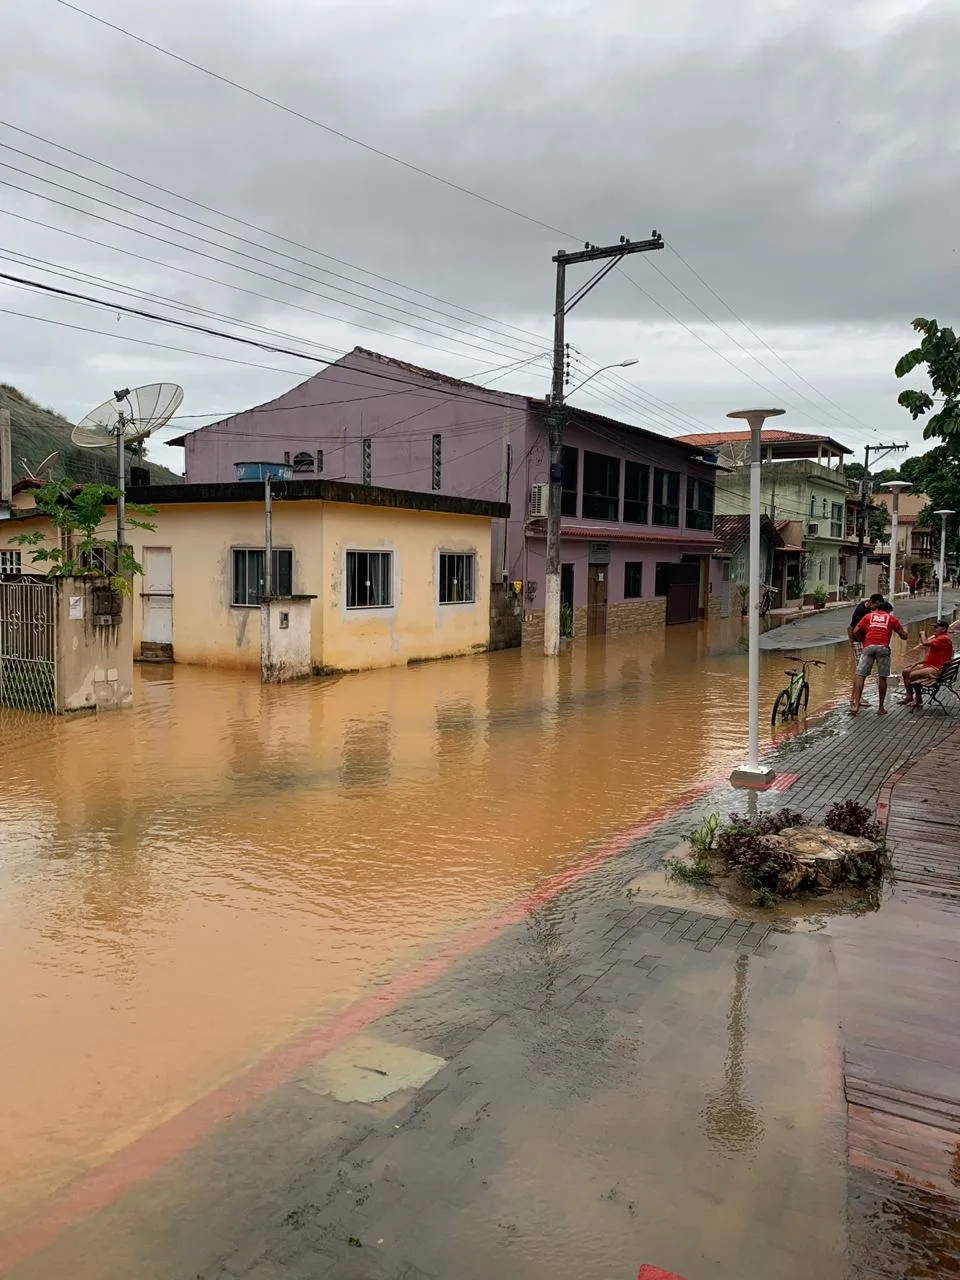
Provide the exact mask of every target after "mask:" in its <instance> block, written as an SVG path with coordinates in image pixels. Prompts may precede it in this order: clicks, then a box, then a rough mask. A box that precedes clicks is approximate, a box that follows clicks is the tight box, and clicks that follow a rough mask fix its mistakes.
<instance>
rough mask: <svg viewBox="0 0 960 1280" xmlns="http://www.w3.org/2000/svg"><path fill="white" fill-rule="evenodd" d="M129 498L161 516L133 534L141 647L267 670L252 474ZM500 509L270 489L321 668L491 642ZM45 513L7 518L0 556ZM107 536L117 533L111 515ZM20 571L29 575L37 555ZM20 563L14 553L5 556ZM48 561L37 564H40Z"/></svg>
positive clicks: (260, 499) (402, 495) (149, 653)
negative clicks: (494, 531)
mask: <svg viewBox="0 0 960 1280" xmlns="http://www.w3.org/2000/svg"><path fill="white" fill-rule="evenodd" d="M128 497H129V501H130V502H133V503H138V504H145V505H150V506H152V507H154V508H156V512H157V514H156V515H154V516H151V517H150V522H151V523H152V524H154V525H155V526H156V528H155V530H154V531H152V532H148V531H145V530H141V529H135V528H129V529H128V533H127V541H128V542H129V543H130V544H131V546H132V548H133V551H134V554H135V555H136V557H137V559H138V560H139V562H140V564H141V565H142V566H143V570H144V573H143V577H138V578H136V579H135V581H134V584H133V592H134V597H133V600H134V610H133V613H134V618H133V622H134V653H135V654H139V655H140V656H142V657H152V658H166V659H172V660H174V661H176V662H185V663H196V664H205V665H210V666H221V667H236V668H250V669H252V670H259V669H260V634H261V633H260V607H259V606H260V599H261V596H262V594H263V592H264V542H265V536H264V516H265V513H264V492H263V485H262V484H260V483H257V482H238V483H232V484H224V483H218V484H196V485H168V486H151V487H147V488H142V489H132V490H130V492H129V495H128ZM508 512H509V508H508V507H507V506H506V505H503V504H500V503H493V502H481V501H474V500H471V499H467V498H456V497H448V496H445V495H441V494H433V493H407V492H405V491H401V490H397V489H383V488H379V487H375V486H372V485H371V486H365V485H353V484H343V483H337V482H335V481H323V480H298V481H292V482H289V483H280V484H277V485H276V486H275V491H274V498H273V539H272V541H273V579H274V580H273V584H272V590H273V594H274V595H275V596H311V597H313V600H312V604H311V606H310V620H311V653H312V660H313V667H314V670H316V671H349V670H358V669H361V668H368V667H386V666H392V665H398V664H403V663H407V662H414V661H418V660H422V659H429V658H441V657H447V656H450V655H454V654H464V653H471V652H475V651H478V650H482V649H486V648H487V647H488V644H489V640H490V581H491V579H490V575H491V551H490V549H491V524H492V521H493V520H494V519H498V518H499V519H503V518H506V516H507V515H508ZM41 520H42V521H43V523H44V524H46V520H45V518H44V517H41V516H39V515H35V514H32V513H31V512H30V511H29V510H28V509H21V510H19V511H17V512H16V513H15V514H14V515H13V516H12V518H11V519H9V520H4V521H3V522H0V555H2V554H3V553H4V552H7V553H9V552H12V551H14V544H13V543H12V539H13V538H14V537H15V536H16V535H17V534H20V533H23V532H26V531H28V530H30V529H32V528H36V527H37V524H38V522H39V521H41ZM102 536H103V537H104V539H112V538H113V537H115V534H114V531H113V529H112V527H110V526H109V525H108V526H107V527H105V528H104V529H103V530H102ZM15 559H16V562H17V567H19V568H20V569H22V571H23V572H29V571H30V570H31V568H32V567H33V565H32V562H31V551H30V548H28V547H23V548H21V549H20V554H19V555H18V556H15ZM5 560H6V565H7V571H8V572H9V571H12V569H13V567H14V565H13V560H14V556H10V555H9V554H8V555H7V557H5ZM42 569H43V566H42V565H41V566H37V571H38V572H39V571H42Z"/></svg>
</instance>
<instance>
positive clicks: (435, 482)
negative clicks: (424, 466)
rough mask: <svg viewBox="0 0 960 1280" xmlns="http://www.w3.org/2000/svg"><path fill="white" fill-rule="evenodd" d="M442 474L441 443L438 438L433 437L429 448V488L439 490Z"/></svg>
mask: <svg viewBox="0 0 960 1280" xmlns="http://www.w3.org/2000/svg"><path fill="white" fill-rule="evenodd" d="M442 474H443V442H442V440H441V438H440V436H434V437H433V443H432V445H431V447H430V487H431V489H439V488H440V482H441V480H442Z"/></svg>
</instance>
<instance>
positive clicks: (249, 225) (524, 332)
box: [0, 120, 546, 341]
mask: <svg viewBox="0 0 960 1280" xmlns="http://www.w3.org/2000/svg"><path fill="white" fill-rule="evenodd" d="M0 125H3V126H4V127H5V128H7V129H12V130H13V131H14V132H16V133H22V134H24V135H25V136H26V137H28V138H34V139H35V140H36V141H38V142H42V143H44V145H45V146H48V147H53V148H55V149H56V150H58V151H63V152H65V153H66V154H67V155H71V156H76V157H77V158H78V159H80V160H84V161H86V162H87V163H88V164H92V165H96V166H97V167H98V168H101V169H106V170H107V171H108V172H110V173H115V174H118V175H119V176H120V177H123V178H126V179H127V180H128V181H131V182H136V183H139V184H140V185H141V186H144V187H149V188H150V189H151V190H154V191H160V192H162V193H163V194H164V195H168V196H172V197H173V199H174V200H179V201H181V202H182V203H184V204H188V205H192V206H193V207H194V208H197V209H202V210H204V212H206V213H212V214H214V215H215V216H216V217H218V218H223V219H226V220H227V221H229V222H234V223H236V224H237V225H238V226H241V227H245V228H246V229H247V230H249V231H256V232H258V233H259V234H261V235H265V236H269V237H270V238H271V239H272V240H278V241H280V242H281V243H283V244H288V245H290V246H292V247H293V248H295V249H300V250H302V251H304V252H306V253H310V254H312V255H314V256H315V257H318V258H325V259H327V261H329V262H335V263H336V264H337V265H338V266H343V267H349V268H350V270H351V271H359V272H360V273H361V274H362V275H368V276H370V277H371V278H372V279H375V280H382V281H384V283H386V284H392V285H395V286H396V287H397V288H399V289H404V290H406V291H407V293H413V294H417V295H419V296H420V297H423V298H428V299H429V300H430V301H431V302H442V303H443V304H444V306H447V307H453V308H454V309H455V310H456V311H460V312H463V313H464V314H465V315H468V316H474V317H476V318H477V319H480V320H488V321H490V323H491V325H493V326H494V331H496V330H500V331H503V332H505V331H507V330H513V332H514V333H517V334H519V335H520V336H521V337H523V338H533V339H534V340H535V341H546V339H545V338H544V336H543V335H542V334H537V333H534V332H533V330H530V329H523V328H521V327H519V326H517V325H512V324H510V323H509V322H508V321H504V320H498V319H496V317H494V316H488V315H485V314H484V313H483V312H481V311H473V310H472V309H471V308H469V307H464V306H462V305H461V304H460V303H457V302H451V301H450V300H449V299H445V298H438V297H437V296H436V295H435V294H431V293H427V292H425V291H424V290H423V289H417V288H415V287H414V286H412V285H407V284H403V283H402V282H401V281H399V280H393V279H391V277H389V276H384V275H381V274H379V273H378V272H375V271H369V270H367V268H365V267H361V266H359V265H358V264H357V263H353V262H348V261H347V260H346V259H344V258H338V257H336V256H335V255H333V254H330V253H326V252H324V251H323V250H321V249H317V248H315V247H313V246H311V245H305V244H302V243H301V242H300V241H298V240H292V239H290V238H289V237H288V236H284V235H281V234H280V233H279V232H276V231H271V230H270V229H269V228H266V227H260V226H258V225H257V224H256V223H253V222H248V221H246V220H245V219H243V218H238V217H237V216H236V215H235V214H232V213H226V212H224V210H222V209H216V208H214V207H213V206H212V205H208V204H204V203H203V202H202V201H199V200H194V199H193V198H192V197H190V196H185V195H183V194H182V193H181V192H178V191H173V190H171V189H170V188H169V187H164V186H161V185H160V184H159V183H156V182H151V181H149V180H148V179H147V178H143V177H140V176H139V175H138V174H134V173H129V172H128V171H127V170H125V169H118V168H117V167H116V166H115V165H111V164H107V163H106V162H105V161H103V160H97V159H95V158H94V157H92V156H88V155H85V154H84V153H83V152H82V151H75V150H73V149H72V148H71V147H65V146H62V145H61V144H60V143H58V142H54V141H53V140H52V139H50V138H45V137H43V136H42V135H41V134H38V133H32V132H31V131H30V130H29V129H22V128H21V127H20V126H19V125H15V124H11V123H10V122H9V121H7V120H0ZM0 146H3V147H5V148H6V149H7V150H8V151H13V152H16V153H17V154H18V155H22V156H26V157H27V158H28V159H31V160H34V161H36V162H37V163H38V164H44V165H47V166H48V167H49V168H52V169H57V170H59V171H61V172H63V173H69V174H71V175H73V176H74V177H78V178H81V179H82V180H83V181H85V182H97V183H98V184H99V185H101V186H105V187H106V188H107V189H108V190H110V191H114V192H117V193H118V194H121V195H124V196H127V197H128V198H130V199H133V200H136V201H138V202H139V203H141V204H145V205H148V206H150V207H151V208H155V209H160V210H162V211H163V212H165V213H170V214H172V215H173V216H174V217H177V218H181V219H183V220H184V221H188V222H194V223H196V224H197V225H198V226H202V227H205V228H207V229H208V230H211V231H220V232H222V233H223V234H225V235H229V236H231V237H232V238H233V239H238V240H239V239H242V240H244V242H245V243H247V244H253V245H255V246H256V247H258V248H262V249H265V250H266V251H267V252H268V253H274V254H277V255H278V256H283V257H288V258H290V260H291V261H293V262H298V263H300V264H301V265H312V264H309V263H304V261H303V259H302V258H298V257H296V256H295V255H293V254H286V253H282V251H281V250H278V249H273V248H271V247H270V246H269V245H260V244H258V242H257V241H253V240H247V239H246V237H240V236H237V235H236V234H235V233H234V232H231V231H228V230H226V229H225V228H222V227H217V226H215V225H213V224H211V223H208V222H204V221H203V220H202V219H198V218H193V217H191V216H190V215H189V214H185V213H180V212H178V211H176V210H173V209H169V208H167V206H166V205H162V204H159V203H157V202H156V201H152V200H146V199H145V198H144V197H143V196H136V195H132V194H131V193H130V192H129V191H127V190H126V189H125V188H123V187H113V186H110V184H109V183H103V182H101V181H100V179H98V178H91V177H89V176H88V175H87V174H84V173H82V172H80V171H79V170H76V169H70V168H69V167H68V166H66V165H60V164H56V163H55V162H54V161H52V160H46V159H44V158H43V157H42V156H36V155H34V154H33V153H32V152H29V151H24V150H22V149H21V148H20V147H14V146H13V145H12V144H10V143H7V142H3V143H0ZM316 269H317V270H319V271H322V272H323V273H324V274H325V275H331V276H334V277H336V278H338V279H341V280H347V281H349V282H350V283H351V284H358V285H360V286H361V288H367V289H370V290H372V292H374V293H382V294H384V296H385V297H388V298H395V299H396V300H397V301H400V302H408V303H411V304H412V305H414V306H419V307H421V309H422V310H425V311H435V312H437V314H438V315H443V316H446V317H447V318H448V319H451V320H457V321H460V320H461V319H462V317H460V316H455V315H453V314H452V313H451V312H449V311H443V310H441V309H440V308H439V307H429V306H424V305H423V304H422V303H414V302H413V300H412V299H411V298H407V297H404V296H403V295H401V294H395V293H391V292H390V291H389V290H386V289H381V288H379V287H377V286H376V285H364V284H363V281H360V280H355V279H354V278H353V277H352V276H347V275H344V274H343V273H342V272H338V271H331V270H330V269H329V268H328V267H318V268H316ZM473 327H474V329H482V328H484V327H485V326H476V325H475V326H473Z"/></svg>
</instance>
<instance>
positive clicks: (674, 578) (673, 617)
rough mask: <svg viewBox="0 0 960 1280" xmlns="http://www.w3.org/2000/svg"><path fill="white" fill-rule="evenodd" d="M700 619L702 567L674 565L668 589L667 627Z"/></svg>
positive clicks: (671, 569) (671, 568) (696, 565)
mask: <svg viewBox="0 0 960 1280" xmlns="http://www.w3.org/2000/svg"><path fill="white" fill-rule="evenodd" d="M699 617H700V565H699V564H690V563H687V564H672V565H671V566H670V576H669V585H668V587H667V619H666V621H667V626H668V627H672V626H675V625H677V624H678V623H682V622H696V621H697V619H698V618H699Z"/></svg>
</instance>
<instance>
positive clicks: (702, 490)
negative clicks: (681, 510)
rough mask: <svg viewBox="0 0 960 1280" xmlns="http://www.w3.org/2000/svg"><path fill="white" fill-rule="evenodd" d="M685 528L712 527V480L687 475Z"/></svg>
mask: <svg viewBox="0 0 960 1280" xmlns="http://www.w3.org/2000/svg"><path fill="white" fill-rule="evenodd" d="M687 528H688V529H712V528H713V482H712V481H710V480H699V479H696V478H694V477H693V476H687Z"/></svg>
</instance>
